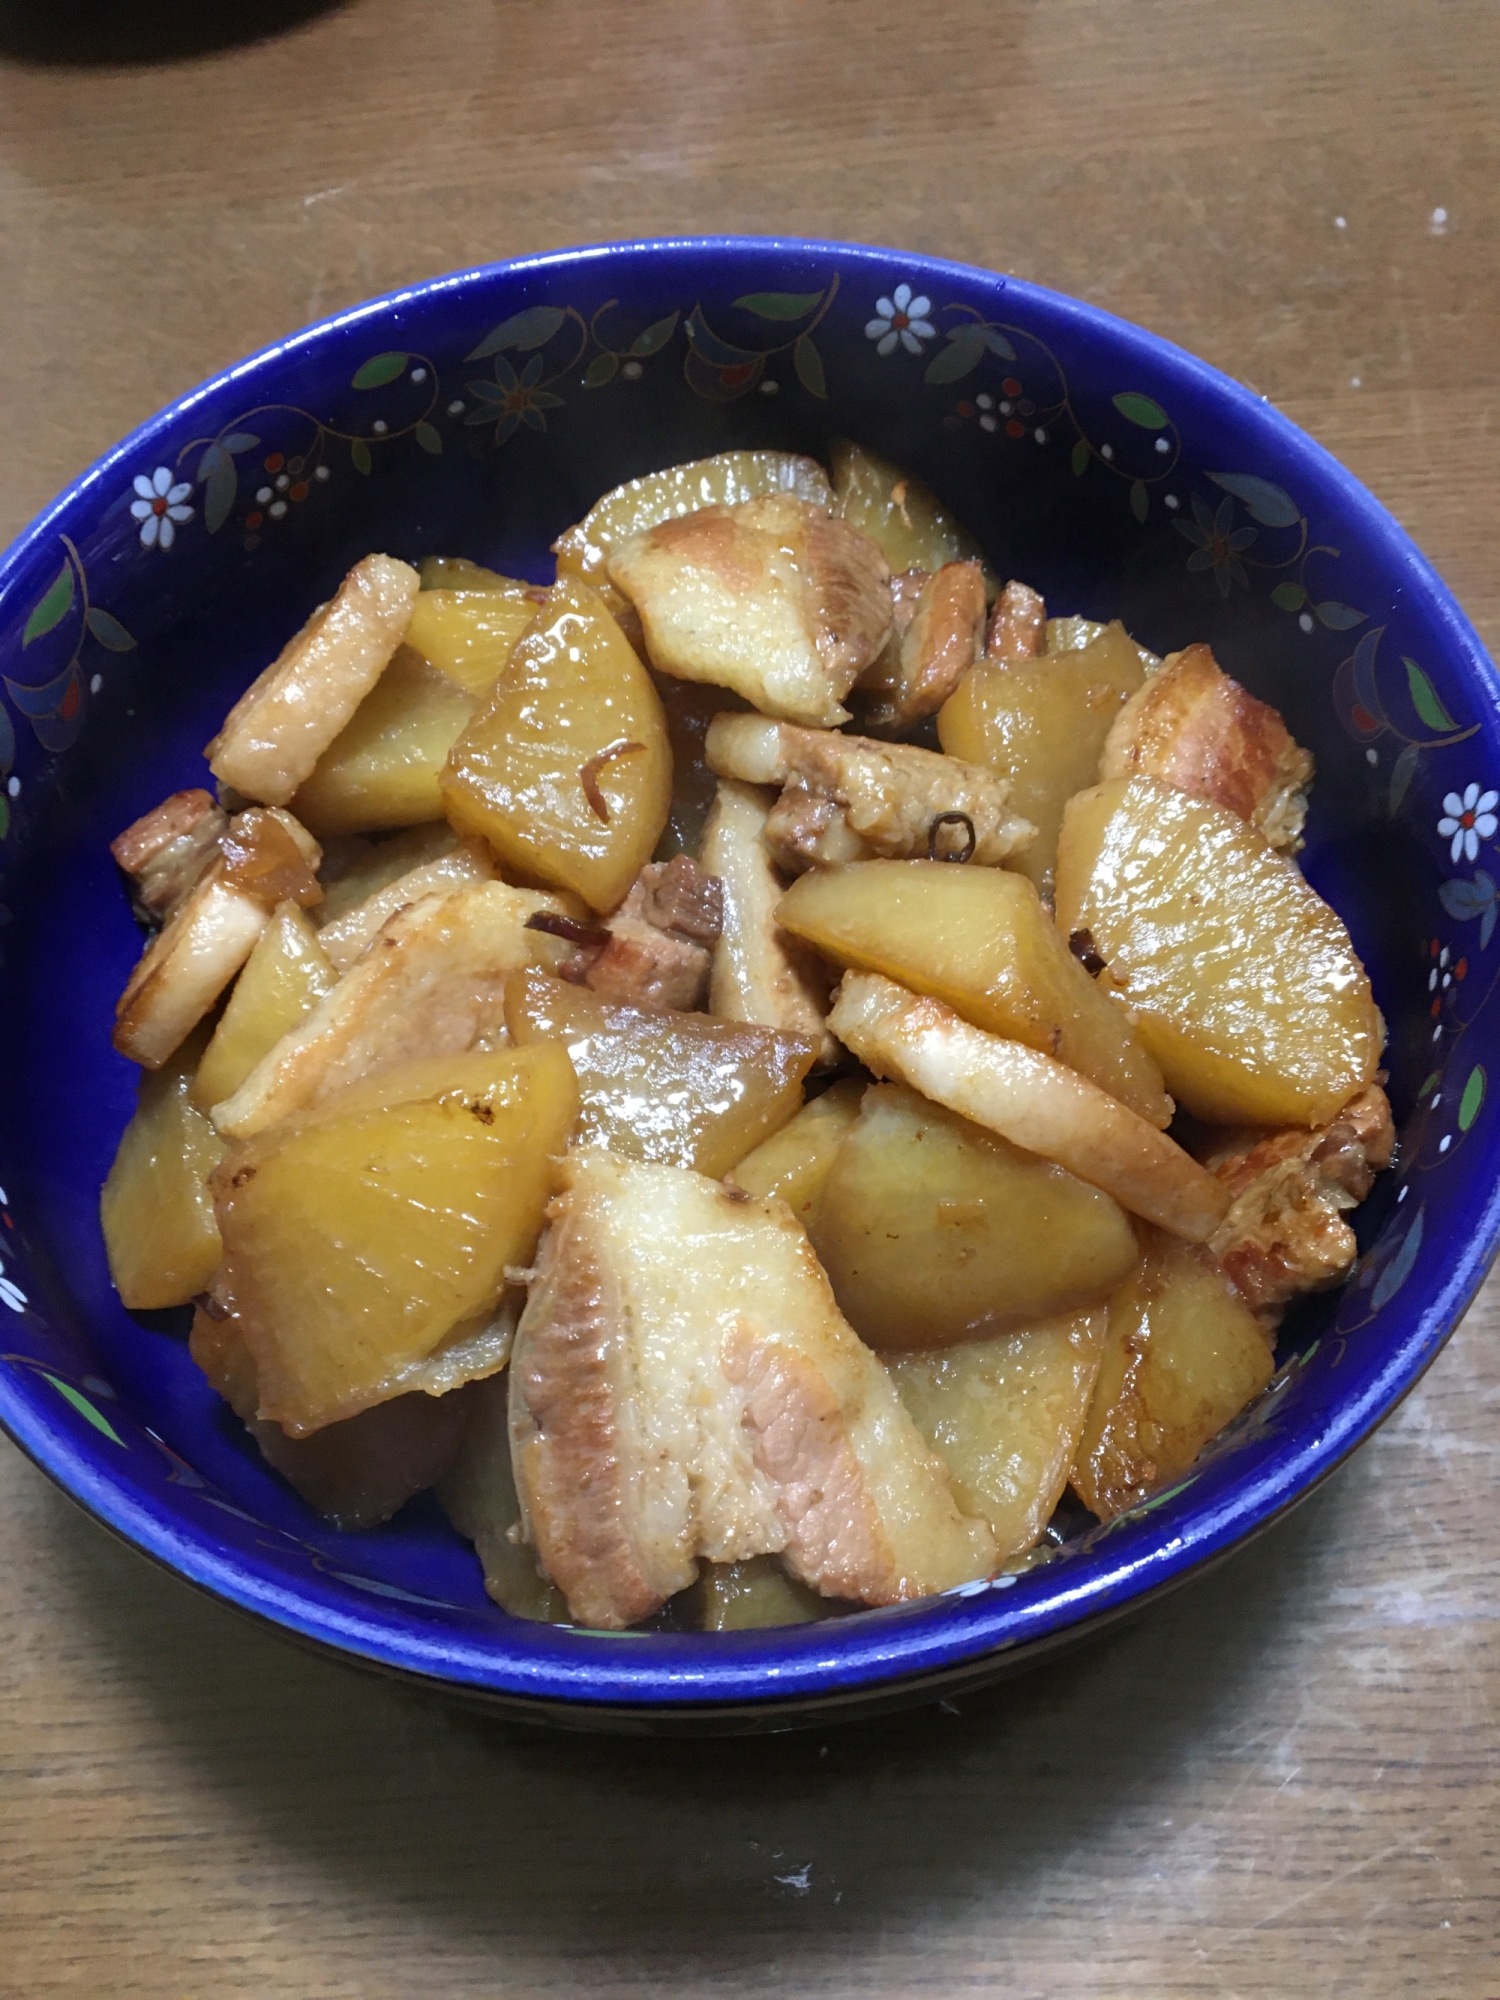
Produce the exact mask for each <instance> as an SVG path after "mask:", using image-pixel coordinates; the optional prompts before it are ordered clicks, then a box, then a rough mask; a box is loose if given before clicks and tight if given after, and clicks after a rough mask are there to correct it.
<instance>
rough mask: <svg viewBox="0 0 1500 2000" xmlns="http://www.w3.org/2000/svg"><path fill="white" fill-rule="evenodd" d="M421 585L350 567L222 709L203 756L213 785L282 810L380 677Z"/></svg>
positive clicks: (368, 567)
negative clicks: (218, 727)
mask: <svg viewBox="0 0 1500 2000" xmlns="http://www.w3.org/2000/svg"><path fill="white" fill-rule="evenodd" d="M419 585H420V579H419V578H418V576H417V572H416V571H415V570H414V569H412V568H411V567H410V565H409V564H407V563H404V562H397V561H395V560H394V558H392V557H391V556H366V557H365V559H364V561H363V562H357V563H356V564H355V565H354V567H353V569H351V570H350V572H349V574H348V575H347V576H346V577H345V578H344V580H343V582H342V583H341V584H340V585H339V587H338V590H337V592H336V594H335V595H334V596H333V598H332V599H331V600H330V601H329V602H328V603H327V604H320V605H319V606H318V608H317V610H316V611H315V612H314V613H313V614H312V616H311V618H309V619H308V621H307V623H306V624H305V625H304V626H303V627H302V630H301V631H300V632H298V633H297V634H296V636H295V637H294V638H292V639H289V640H288V641H287V643H286V645H285V646H283V648H282V649H281V652H280V653H279V655H278V656H277V658H276V659H275V660H273V661H272V663H271V665H270V666H269V667H267V668H266V670H265V672H264V673H262V674H261V675H260V676H259V678H258V679H256V680H254V681H252V682H251V684H250V686H249V687H248V688H247V689H246V690H245V692H244V693H243V694H242V695H241V696H240V698H239V700H238V701H237V702H236V703H235V705H234V707H233V708H232V709H230V711H229V713H228V715H227V716H226V717H225V718H224V726H223V728H222V729H221V730H220V731H219V733H218V735H217V736H216V737H215V738H214V740H213V741H212V743H210V744H209V746H208V748H207V750H206V751H205V752H204V755H205V756H206V757H207V758H208V768H209V769H210V770H211V771H212V772H213V774H214V776H215V777H216V778H218V779H219V780H220V782H221V783H223V784H226V785H231V786H233V788H234V789H235V790H236V791H237V792H242V793H243V794H244V796H245V797H246V798H248V799H261V800H264V802H265V803H266V804H267V805H277V806H284V805H285V804H286V803H287V801H288V800H289V799H290V798H291V796H292V794H293V793H294V792H295V791H296V789H297V787H298V786H299V785H300V784H301V783H302V782H303V781H304V779H307V778H310V777H311V776H312V772H313V766H314V765H315V764H316V763H317V761H318V759H319V757H321V756H322V754H323V752H324V751H325V750H326V749H327V748H328V746H329V744H330V743H331V742H332V741H333V739H334V738H335V736H337V735H338V733H339V731H340V730H341V729H342V728H343V727H344V724H345V723H346V722H347V721H348V720H349V718H350V717H351V716H352V715H353V713H354V711H355V709H357V708H358V707H359V704H360V703H361V702H362V701H363V700H364V698H365V696H366V695H367V694H368V693H369V692H370V689H371V688H372V687H374V685H375V683H376V681H378V680H379V679H380V676H381V675H382V674H383V673H384V671H385V669H386V666H387V664H388V663H389V661H390V658H391V655H392V654H393V653H394V652H395V650H396V648H397V647H398V646H399V645H400V643H401V641H402V638H403V637H404V636H405V633H406V627H407V623H408V621H409V619H410V618H411V612H412V606H413V605H414V604H415V603H416V601H417V591H418V588H419Z"/></svg>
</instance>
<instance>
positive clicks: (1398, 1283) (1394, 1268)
mask: <svg viewBox="0 0 1500 2000" xmlns="http://www.w3.org/2000/svg"><path fill="white" fill-rule="evenodd" d="M1425 1214H1426V1208H1425V1206H1424V1207H1422V1208H1419V1209H1418V1210H1417V1212H1416V1215H1415V1216H1414V1217H1413V1218H1412V1224H1411V1227H1410V1228H1409V1229H1408V1230H1407V1232H1406V1234H1405V1236H1404V1237H1403V1238H1402V1239H1401V1247H1400V1249H1399V1250H1397V1252H1396V1254H1395V1256H1394V1257H1392V1259H1391V1261H1390V1262H1389V1263H1388V1264H1387V1265H1386V1267H1385V1269H1384V1270H1383V1271H1382V1272H1381V1274H1380V1276H1379V1277H1378V1278H1377V1279H1376V1281H1375V1289H1374V1291H1373V1292H1372V1293H1371V1294H1370V1304H1371V1306H1372V1307H1373V1308H1374V1309H1375V1311H1376V1312H1379V1311H1380V1310H1381V1308H1382V1307H1383V1306H1387V1305H1389V1304H1390V1302H1391V1300H1392V1299H1393V1298H1394V1297H1395V1296H1396V1294H1397V1292H1399V1291H1400V1289H1401V1287H1402V1286H1403V1285H1404V1284H1405V1283H1406V1281H1407V1279H1408V1278H1409V1277H1410V1276H1411V1274H1412V1267H1413V1265H1414V1264H1415V1263H1416V1261H1417V1252H1418V1251H1419V1250H1420V1249H1421V1247H1422V1224H1423V1217H1424V1216H1425Z"/></svg>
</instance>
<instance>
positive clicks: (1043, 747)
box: [938, 624, 1146, 890]
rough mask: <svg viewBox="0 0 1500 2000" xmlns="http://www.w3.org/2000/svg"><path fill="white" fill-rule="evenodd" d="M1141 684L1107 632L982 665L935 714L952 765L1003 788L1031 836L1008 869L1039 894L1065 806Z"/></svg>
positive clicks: (1139, 670) (1121, 640)
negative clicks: (957, 762)
mask: <svg viewBox="0 0 1500 2000" xmlns="http://www.w3.org/2000/svg"><path fill="white" fill-rule="evenodd" d="M1145 678H1146V669H1145V666H1144V664H1143V662H1142V659H1141V654H1140V651H1139V648H1137V647H1136V646H1134V645H1133V644H1132V643H1131V641H1130V639H1129V638H1128V637H1127V636H1126V633H1125V628H1124V627H1123V626H1122V625H1118V624H1116V625H1108V626H1106V627H1105V628H1104V630H1103V632H1101V633H1100V635H1099V637H1098V638H1097V639H1095V640H1094V641H1093V643H1092V644H1091V645H1089V646H1085V647H1084V648H1083V649H1082V650H1081V651H1077V652H1066V653H1062V654H1053V653H1046V654H1044V655H1043V656H1042V658H1041V659H1039V660H981V661H980V662H979V664H978V665H977V666H974V667H971V668H970V669H969V671H968V673H967V674H965V675H964V677H963V679H962V680H961V681H960V682H959V684H958V686H957V688H956V689H955V690H954V692H953V693H952V694H951V695H950V696H949V697H948V699H947V701H946V702H944V704H943V706H942V708H941V710H940V711H939V713H938V740H939V741H940V742H941V744H942V746H943V748H944V750H945V751H947V753H948V755H949V756H950V757H962V758H963V759H964V760H965V761H966V762H968V763H970V764H984V765H986V766H988V768H989V769H990V770H992V771H994V772H996V773H998V774H999V775H1000V776H1002V777H1005V778H1008V779H1009V780H1010V803H1011V806H1012V808H1013V809H1014V810H1015V811H1016V812H1018V813H1020V814H1022V815H1023V816H1024V817H1025V818H1026V819H1029V820H1030V821H1031V823H1032V825H1033V826H1034V827H1035V828H1036V830H1037V835H1036V839H1035V841H1034V842H1033V843H1032V845H1031V846H1030V847H1029V848H1027V849H1026V851H1025V852H1024V853H1023V854H1022V855H1021V856H1020V858H1019V859H1018V861H1017V863H1016V865H1017V866H1018V867H1019V868H1020V869H1021V871H1022V872H1023V873H1024V874H1027V875H1029V876H1030V877H1031V879H1032V881H1033V882H1035V883H1036V885H1037V887H1038V888H1039V889H1043V890H1045V889H1047V888H1048V887H1049V886H1050V884H1051V880H1052V874H1053V870H1054V868H1055V866H1056V861H1057V836H1058V831H1059V829H1060V828H1061V826H1062V814H1063V807H1064V806H1065V805H1066V804H1067V802H1068V800H1069V799H1070V798H1071V797H1072V796H1073V794H1074V793H1075V792H1077V791H1081V790H1082V788H1083V787H1084V786H1085V785H1091V784H1093V783H1094V781H1095V779H1096V778H1097V777H1098V775H1099V758H1100V754H1101V752H1102V751H1103V749H1104V739H1105V738H1106V736H1108V734H1109V731H1110V726H1111V724H1112V723H1113V722H1114V720H1115V717H1116V716H1117V715H1118V714H1119V713H1120V710H1121V708H1122V707H1123V706H1124V704H1125V702H1126V700H1127V698H1128V697H1129V696H1130V695H1132V694H1134V693H1135V691H1136V689H1137V688H1138V687H1140V685H1141V683H1142V682H1143V681H1144V680H1145Z"/></svg>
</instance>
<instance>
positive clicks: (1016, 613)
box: [984, 578, 1047, 660]
mask: <svg viewBox="0 0 1500 2000" xmlns="http://www.w3.org/2000/svg"><path fill="white" fill-rule="evenodd" d="M984 650H985V653H986V655H987V656H988V657H989V658H990V659H992V660H1035V659H1040V657H1041V655H1042V654H1043V653H1044V652H1045V651H1046V650H1047V605H1046V601H1045V599H1043V598H1041V597H1039V596H1038V595H1037V593H1036V592H1035V591H1034V590H1033V589H1032V588H1031V586H1030V585H1029V584H1026V583H1017V582H1016V581H1015V580H1014V578H1012V580H1011V581H1010V582H1009V583H1008V584H1007V585H1006V586H1005V588H1004V590H1002V591H1001V593H1000V595H999V596H998V597H997V598H996V599H995V609H994V612H993V613H992V615H991V617H990V629H989V632H988V633H987V635H986V637H985V642H984Z"/></svg>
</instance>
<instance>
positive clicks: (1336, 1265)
mask: <svg viewBox="0 0 1500 2000" xmlns="http://www.w3.org/2000/svg"><path fill="white" fill-rule="evenodd" d="M1395 1144H1396V1132H1395V1126H1394V1124H1393V1122H1392V1119H1391V1106H1390V1100H1389V1098H1387V1096H1386V1094H1385V1092H1384V1090H1382V1089H1381V1087H1380V1085H1379V1084H1378V1083H1372V1084H1370V1085H1368V1086H1367V1087H1366V1088H1365V1089H1364V1090H1362V1091H1360V1092H1359V1094H1358V1095H1357V1096H1355V1097H1352V1098H1350V1100H1349V1102H1348V1103H1347V1104H1346V1105H1345V1106H1344V1108H1343V1110H1342V1111H1340V1112H1339V1113H1338V1115H1337V1116H1336V1117H1335V1118H1333V1119H1332V1120H1330V1122H1329V1123H1328V1124H1327V1125H1323V1126H1320V1127H1319V1128H1317V1129H1316V1130H1315V1131H1311V1132H1309V1131H1307V1130H1306V1129H1304V1128H1302V1127H1297V1128H1295V1129H1289V1130H1286V1131H1279V1132H1265V1131H1258V1130H1250V1131H1246V1130H1243V1129H1238V1128H1233V1127H1231V1128H1229V1129H1227V1130H1223V1131H1220V1132H1218V1133H1215V1134H1214V1135H1213V1137H1212V1139H1211V1140H1210V1141H1209V1143H1208V1145H1207V1147H1206V1149H1205V1150H1204V1151H1203V1153H1202V1159H1203V1163H1204V1165H1205V1166H1206V1167H1207V1168H1208V1170H1209V1171H1210V1173H1212V1174H1213V1175H1214V1177H1215V1179H1216V1180H1218V1181H1219V1182H1221V1183H1222V1185H1223V1186H1224V1187H1225V1188H1226V1189H1227V1191H1228V1193H1229V1195H1230V1198H1231V1203H1232V1205H1231V1207H1230V1210H1229V1213H1228V1214H1227V1215H1226V1216H1225V1218H1224V1220H1223V1222H1222V1223H1221V1224H1220V1226H1219V1228H1218V1229H1217V1230H1216V1231H1215V1233H1214V1234H1213V1235H1212V1236H1211V1237H1210V1238H1209V1241H1208V1247H1209V1249H1210V1250H1211V1251H1212V1252H1213V1254H1214V1256H1215V1257H1216V1258H1217V1259H1218V1261H1219V1263H1220V1264H1221V1265H1222V1267H1223V1269H1224V1270H1225V1272H1226V1273H1227V1274H1228V1276H1229V1277H1230V1278H1232V1279H1233V1281H1234V1283H1235V1284H1236V1285H1237V1286H1238V1288H1239V1290H1240V1291H1241V1292H1242V1293H1243V1294H1244V1297H1245V1299H1246V1301H1247V1303H1248V1304H1249V1305H1250V1307H1251V1309H1252V1311H1254V1312H1255V1313H1256V1314H1257V1315H1258V1316H1259V1318H1260V1319H1261V1320H1262V1322H1263V1323H1264V1324H1266V1325H1267V1327H1268V1328H1270V1329H1274V1328H1275V1326H1276V1323H1277V1321H1278V1320H1279V1319H1280V1318H1281V1315H1282V1312H1283V1311H1284V1310H1285V1308H1286V1307H1287V1306H1288V1305H1289V1304H1290V1303H1291V1301H1292V1300H1293V1299H1294V1298H1297V1297H1299V1296H1300V1295H1301V1294H1302V1293H1304V1292H1318V1291H1323V1290H1326V1289H1327V1287H1328V1286H1330V1285H1336V1284H1338V1283H1339V1282H1340V1280H1341V1279H1342V1278H1343V1277H1344V1276H1345V1274H1346V1273H1347V1272H1348V1270H1349V1269H1350V1267H1351V1265H1352V1264H1353V1262H1354V1259H1355V1257H1356V1255H1357V1254H1358V1249H1359V1246H1358V1244H1357V1243H1356V1242H1355V1239H1354V1231H1353V1230H1352V1229H1351V1228H1350V1227H1349V1224H1348V1223H1347V1222H1346V1221H1345V1219H1344V1218H1345V1216H1346V1215H1347V1214H1348V1213H1349V1212H1350V1210H1352V1209H1355V1208H1358V1206H1359V1204H1360V1203H1361V1202H1362V1201H1363V1200H1364V1199H1365V1197H1366V1195H1368V1193H1369V1192H1370V1189H1371V1188H1372V1187H1373V1186H1374V1183H1375V1175H1376V1174H1377V1173H1378V1172H1379V1171H1380V1169H1381V1168H1383V1167H1388V1166H1389V1165H1390V1163H1391V1157H1392V1154H1393V1153H1394V1151H1395Z"/></svg>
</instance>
